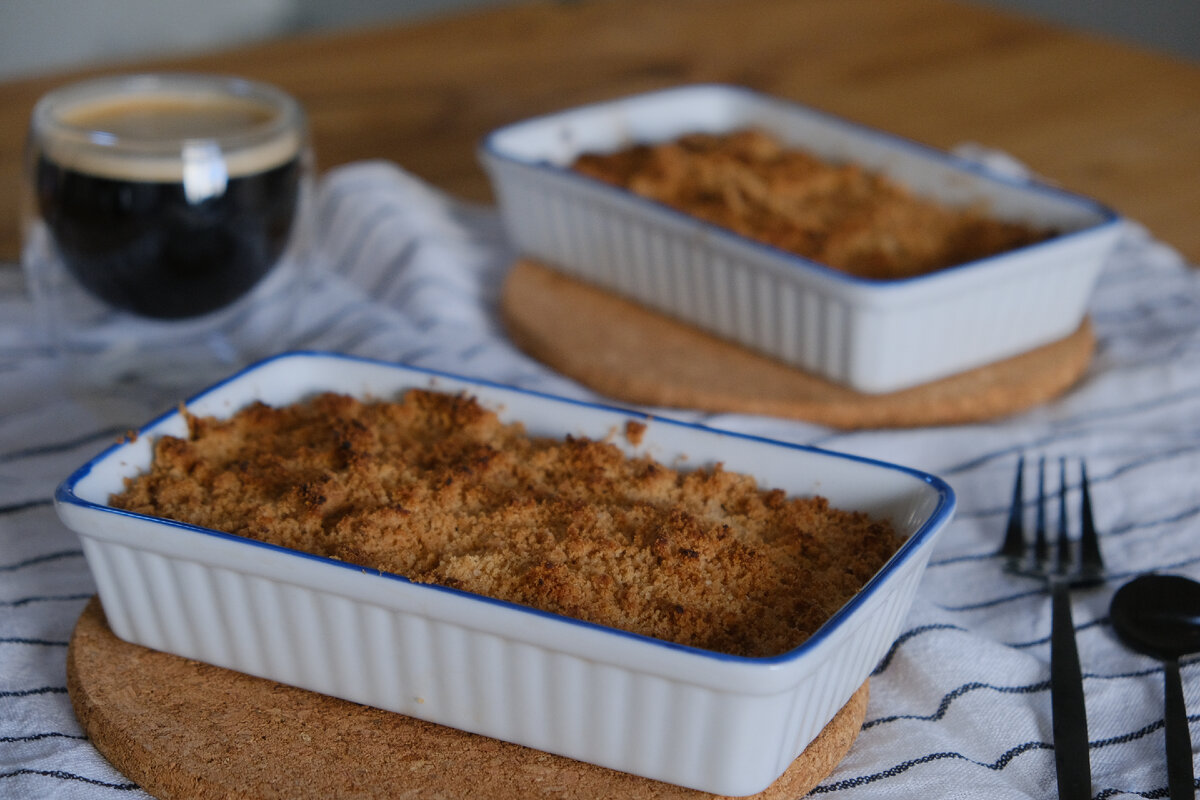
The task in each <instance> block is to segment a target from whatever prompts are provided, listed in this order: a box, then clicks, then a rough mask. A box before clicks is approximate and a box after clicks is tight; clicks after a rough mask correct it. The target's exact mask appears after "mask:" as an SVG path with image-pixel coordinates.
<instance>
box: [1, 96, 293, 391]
mask: <svg viewBox="0 0 1200 800" xmlns="http://www.w3.org/2000/svg"><path fill="white" fill-rule="evenodd" d="M312 173H313V161H312V151H311V146H310V143H309V135H308V127H307V121H306V118H305V115H304V111H303V109H302V108H301V106H300V105H299V103H297V102H296V100H295V99H294V98H292V97H291V96H289V95H288V94H286V93H284V92H282V91H280V90H278V89H276V88H274V87H271V86H267V85H264V84H260V83H255V82H251V81H247V80H242V79H238V78H231V77H223V76H212V75H188V74H162V75H132V76H118V77H110V78H101V79H97V80H92V81H87V82H84V83H79V84H74V85H70V86H67V87H64V88H61V89H58V90H56V91H53V92H51V93H50V94H48V95H46V96H45V97H43V98H42V99H41V100H40V101H39V102H38V104H37V106H36V107H35V109H34V113H33V118H32V121H31V125H30V130H29V138H28V146H27V156H26V197H25V201H26V202H25V209H26V213H25V237H24V247H23V253H22V262H23V265H24V268H25V272H26V277H27V281H28V285H29V288H30V292H31V294H32V297H33V301H34V303H35V305H36V307H37V313H38V320H39V324H40V325H41V328H42V331H43V333H44V334H45V336H46V339H47V343H48V344H49V345H50V346H51V347H53V348H54V349H55V351H56V352H57V353H59V354H60V355H61V356H62V357H63V359H64V365H63V366H64V370H65V374H67V375H68V376H69V377H70V379H71V382H72V383H74V384H82V385H84V386H87V385H94V386H96V387H97V388H100V387H101V386H104V385H112V384H114V383H124V382H128V381H141V382H145V383H147V384H151V385H158V386H164V387H177V388H178V389H179V390H180V391H186V390H187V389H189V388H199V387H201V386H203V385H205V384H206V383H208V382H210V381H211V380H213V379H214V378H216V377H219V376H220V375H221V374H224V373H228V372H231V371H233V370H234V369H236V368H238V367H240V366H243V365H244V364H246V363H248V362H249V361H251V360H254V359H256V358H260V357H262V356H266V355H269V354H272V353H274V352H277V351H279V350H282V349H286V348H287V347H288V345H289V343H290V338H291V336H292V334H293V332H294V330H295V320H294V315H295V310H296V304H297V300H298V295H297V293H298V292H300V291H303V288H304V282H305V280H306V277H307V276H306V272H307V270H306V264H307V262H308V249H309V248H308V239H309V237H310V233H311V227H312V225H311V219H310V217H311V213H312V211H311V207H312V198H311V193H312V180H313V174H312Z"/></svg>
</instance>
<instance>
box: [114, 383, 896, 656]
mask: <svg viewBox="0 0 1200 800" xmlns="http://www.w3.org/2000/svg"><path fill="white" fill-rule="evenodd" d="M188 426H189V433H188V436H187V437H186V438H177V437H171V436H164V437H162V438H160V439H158V440H157V441H156V442H155V445H154V459H153V463H152V466H151V468H150V470H149V471H148V472H147V473H145V474H143V475H140V476H138V477H136V478H134V479H130V480H128V481H127V487H126V490H125V491H124V492H123V493H121V494H119V495H114V496H113V497H112V499H111V502H112V505H114V506H116V507H118V508H123V509H128V510H130V511H135V512H138V513H143V514H149V515H153V516H158V517H166V518H169V519H174V520H179V521H183V522H189V523H193V524H196V525H201V526H205V527H209V528H214V529H217V530H222V531H227V532H230V533H234V534H239V535H243V536H247V537H251V538H253V539H258V540H261V541H265V542H271V543H274V544H278V545H282V546H285V547H289V548H294V549H297V550H301V551H305V552H309V553H316V554H319V555H323V556H329V557H332V558H337V559H341V560H344V561H347V562H350V563H354V564H358V565H362V566H366V567H370V568H374V569H379V570H383V571H387V572H393V573H398V574H400V575H404V576H407V577H409V578H411V579H413V580H415V581H420V582H428V583H436V584H441V585H443V586H451V587H457V588H460V589H464V590H468V591H471V592H476V593H479V594H483V595H488V596H491V597H496V598H501V599H504V600H509V601H512V602H516V603H522V604H526V605H529V606H534V607H537V608H540V609H544V610H546V611H551V612H557V613H561V614H565V615H568V616H571V617H576V618H579V619H583V620H588V621H591V622H596V623H600V624H604V625H609V626H613V627H616V628H621V629H624V630H628V631H633V632H636V633H641V634H645V635H647V636H653V637H658V638H661V639H666V640H669V641H672V642H678V643H681V644H687V645H692V646H695V647H700V648H706V649H710V650H716V651H721V652H727V653H734V654H739V655H745V656H768V655H774V654H778V653H781V652H785V651H787V650H790V649H791V648H793V647H795V646H796V645H798V644H800V643H801V642H802V641H804V639H805V638H807V637H808V636H809V635H810V634H811V633H812V632H813V631H814V630H815V629H816V628H817V627H818V626H819V625H821V624H822V623H823V622H824V621H825V620H826V619H827V618H828V617H829V616H830V615H831V614H832V613H833V612H834V611H836V610H837V609H838V608H839V607H841V606H842V605H843V604H844V603H846V601H848V600H849V599H850V598H851V597H852V596H853V595H854V594H855V593H856V592H858V591H859V590H860V589H861V588H862V586H863V584H864V583H865V582H866V581H867V580H868V579H869V578H870V577H871V576H872V575H873V574H874V573H875V572H877V571H878V570H879V568H880V567H881V566H882V565H883V564H884V562H885V561H886V560H887V559H888V558H889V557H890V556H891V555H892V554H893V553H894V552H895V550H896V548H897V546H898V545H899V539H898V537H897V536H896V534H895V533H894V532H893V531H892V529H891V527H890V526H889V525H888V524H887V523H885V522H880V521H875V520H872V519H870V518H868V517H867V516H866V515H865V514H862V513H857V512H847V511H839V510H836V509H833V508H831V507H830V506H829V504H828V502H827V501H826V500H825V499H823V498H820V497H815V498H806V499H804V498H789V497H787V496H785V494H784V493H783V492H782V491H780V490H763V489H760V488H759V487H758V486H757V485H756V484H755V481H754V479H753V478H751V477H749V476H746V475H741V474H737V473H734V472H727V471H725V470H723V469H722V468H720V466H717V467H715V468H712V469H699V470H694V471H680V470H676V469H672V468H668V467H666V466H664V465H662V464H660V463H657V462H655V461H654V460H652V459H650V458H649V457H629V456H627V455H625V454H624V453H623V452H622V451H621V450H620V449H618V448H617V447H616V446H615V445H613V444H611V443H607V442H601V441H594V440H590V439H582V438H572V437H567V438H566V439H564V440H558V439H549V438H540V437H533V436H528V435H526V434H525V432H524V429H523V428H522V427H521V426H520V425H517V424H504V423H502V422H501V421H500V420H499V419H498V418H497V416H496V415H495V414H494V413H492V412H490V411H488V410H485V409H484V408H483V407H482V406H480V405H479V404H478V403H477V402H476V401H475V400H474V399H473V398H471V397H467V396H463V395H452V394H445V393H439V392H432V391H425V390H410V391H408V392H407V393H406V394H405V395H404V396H403V398H402V399H401V401H399V402H360V401H358V400H356V399H353V398H351V397H347V396H344V395H339V394H332V393H331V394H322V395H319V396H317V397H314V398H312V399H311V400H308V401H306V402H302V403H296V404H293V405H289V406H286V407H282V408H272V407H269V406H266V405H263V404H255V405H251V406H249V407H248V408H246V409H244V410H242V411H241V412H239V413H237V414H236V415H235V416H233V417H232V418H231V419H229V420H217V419H214V418H208V417H205V418H199V417H193V416H189V417H188Z"/></svg>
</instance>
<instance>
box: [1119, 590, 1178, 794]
mask: <svg viewBox="0 0 1200 800" xmlns="http://www.w3.org/2000/svg"><path fill="white" fill-rule="evenodd" d="M1109 616H1110V617H1111V619H1112V625H1113V628H1114V629H1115V630H1116V632H1117V635H1118V636H1120V637H1121V641H1123V642H1124V643H1125V644H1126V645H1128V646H1129V647H1130V648H1131V649H1133V650H1136V651H1138V652H1139V653H1144V654H1145V655H1148V656H1154V657H1155V658H1157V659H1159V660H1161V661H1162V662H1163V686H1164V692H1163V693H1164V695H1165V712H1164V713H1165V727H1166V739H1167V791H1168V792H1169V794H1170V798H1171V800H1181V799H1182V798H1192V797H1193V796H1194V789H1193V787H1194V785H1195V780H1194V777H1195V776H1194V773H1193V771H1192V737H1191V733H1190V732H1189V731H1188V720H1187V709H1186V708H1185V706H1184V702H1183V683H1182V682H1181V681H1180V679H1179V658H1180V656H1185V655H1188V654H1189V653H1195V652H1200V583H1197V582H1196V581H1194V580H1191V579H1190V578H1185V577H1183V576H1181V575H1142V576H1141V577H1139V578H1134V579H1133V580H1131V581H1130V582H1129V583H1127V584H1125V585H1124V586H1122V587H1121V588H1120V589H1118V590H1117V593H1116V594H1115V595H1113V599H1112V607H1111V609H1110V611H1109Z"/></svg>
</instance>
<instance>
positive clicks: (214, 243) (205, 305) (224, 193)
mask: <svg viewBox="0 0 1200 800" xmlns="http://www.w3.org/2000/svg"><path fill="white" fill-rule="evenodd" d="M211 102H212V103H213V105H211V106H207V107H200V108H198V107H197V106H196V104H195V103H184V102H173V103H172V102H162V101H161V100H160V101H158V102H146V103H142V104H140V105H139V104H138V103H137V101H136V100H133V101H128V102H127V103H126V104H124V105H121V106H117V105H113V104H110V105H108V106H105V107H103V108H96V109H93V110H91V111H90V112H88V113H84V112H81V113H80V114H79V115H78V119H72V120H71V122H72V123H74V124H77V125H80V126H83V127H88V128H92V129H98V130H108V131H116V132H118V133H121V134H122V135H129V134H130V133H131V132H133V133H137V132H138V131H142V132H154V133H160V134H161V133H163V132H164V131H166V132H171V130H172V129H173V128H185V129H194V126H195V125H196V124H197V123H198V122H204V123H205V124H206V125H207V126H208V128H209V130H205V131H204V133H205V134H206V135H220V134H221V129H222V128H225V129H226V130H228V128H229V126H230V124H231V123H236V122H238V120H239V119H241V118H243V117H244V116H245V115H246V114H253V113H259V114H260V115H261V114H265V113H266V112H265V111H262V110H261V109H260V110H259V111H257V112H255V111H254V109H250V108H248V107H247V108H240V107H228V106H221V107H218V106H217V105H215V104H216V103H217V102H219V101H215V100H214V101H211ZM89 113H90V116H89V115H88V114H89ZM231 115H232V116H231ZM189 126H191V127H190V128H189ZM291 136H292V137H293V138H290V139H289V138H286V137H285V138H283V139H281V140H280V141H277V142H274V143H272V144H271V146H259V147H257V149H253V150H251V151H250V152H245V153H240V154H238V155H237V157H235V158H232V159H231V160H230V161H229V162H228V163H227V164H224V165H222V166H221V167H218V168H217V169H216V171H215V172H213V171H212V170H206V169H204V168H200V169H199V173H197V168H196V166H194V165H193V166H190V167H185V165H184V161H185V159H184V158H183V157H182V156H178V155H176V156H174V157H166V158H159V159H157V160H154V161H153V162H152V163H149V162H146V161H144V160H135V159H125V160H122V159H118V158H109V157H97V156H95V155H94V154H90V155H89V154H88V153H86V152H84V149H79V148H76V149H73V148H72V147H71V146H70V145H69V144H62V145H59V146H57V147H46V148H45V149H44V150H43V151H42V153H41V155H40V156H39V157H38V159H37V162H36V165H35V167H34V169H35V171H36V175H35V180H36V192H37V201H38V205H39V208H40V212H41V215H42V219H43V220H44V222H45V224H46V225H47V227H48V228H49V231H50V233H51V236H52V237H53V239H54V241H55V244H56V246H57V249H58V251H59V253H60V255H61V258H62V260H63V262H64V263H65V265H66V267H67V269H68V270H69V271H70V272H71V273H72V274H73V275H74V276H75V278H76V279H77V280H78V281H79V283H80V284H81V285H82V286H84V287H85V288H86V289H88V290H89V291H90V292H92V293H93V294H95V295H96V296H97V297H99V298H101V299H102V300H104V301H105V302H107V303H108V304H109V305H111V306H114V307H116V308H120V309H124V310H126V311H131V312H133V313H135V314H139V315H142V316H146V317H155V318H163V319H178V318H184V317H193V316H198V315H202V314H206V313H208V312H211V311H214V310H216V309H219V308H222V307H224V306H226V305H228V304H230V303H231V302H233V301H234V300H237V299H238V298H240V297H242V296H243V295H244V294H246V292H248V291H249V290H250V289H251V288H252V287H254V286H255V285H256V284H257V283H258V282H259V281H260V280H261V279H262V278H263V277H264V276H265V275H266V274H267V273H268V272H269V271H270V270H271V268H272V267H273V266H274V265H275V264H276V262H277V261H278V260H279V258H280V256H281V254H282V253H283V251H284V249H285V248H286V247H287V245H288V243H289V240H290V237H291V234H292V228H293V225H294V223H295V220H296V212H297V205H298V201H299V196H300V191H301V186H302V182H303V176H304V165H303V156H302V154H301V152H300V147H301V145H300V142H299V139H298V138H296V137H295V136H294V134H291Z"/></svg>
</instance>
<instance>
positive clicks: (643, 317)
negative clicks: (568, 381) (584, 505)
mask: <svg viewBox="0 0 1200 800" xmlns="http://www.w3.org/2000/svg"><path fill="white" fill-rule="evenodd" d="M501 311H502V314H503V317H504V321H505V325H506V327H507V329H508V332H509V335H510V336H511V337H512V340H513V341H514V342H515V343H516V345H517V346H518V347H520V348H521V349H523V350H524V351H525V352H527V353H528V354H529V355H531V356H533V357H534V358H536V359H538V360H539V361H542V362H543V363H545V364H546V365H547V366H549V367H551V368H552V369H554V370H556V371H558V372H560V373H562V374H563V375H566V376H568V377H570V378H573V379H574V380H577V381H579V382H580V383H582V384H584V385H585V386H588V387H590V388H592V389H594V390H595V391H597V392H599V393H601V394H603V395H606V396H608V397H611V398H613V399H616V400H619V401H622V402H625V403H634V404H642V405H650V406H666V407H677V408H692V409H698V410H701V411H710V412H735V413H749V414H765V415H769V416H776V417H788V418H794V419H802V420H807V421H809V422H815V423H818V424H821V425H828V426H830V427H834V428H843V429H860V428H905V427H916V426H926V425H953V424H961V423H966V422H978V421H981V420H987V419H993V418H996V417H1001V416H1005V415H1008V414H1014V413H1016V412H1018V411H1023V410H1025V409H1028V408H1031V407H1033V406H1036V405H1039V404H1041V403H1044V402H1047V401H1049V400H1051V399H1053V398H1055V397H1057V396H1058V395H1060V394H1062V393H1063V392H1065V391H1066V390H1067V389H1069V388H1070V387H1071V386H1072V385H1073V384H1074V383H1075V382H1076V381H1078V380H1079V378H1080V377H1081V376H1082V375H1083V373H1084V370H1086V369H1087V366H1088V363H1089V362H1090V361H1091V358H1092V352H1093V350H1094V349H1095V336H1094V335H1093V333H1092V328H1091V325H1090V323H1089V322H1088V320H1086V319H1085V320H1084V322H1083V324H1082V325H1081V326H1080V327H1079V329H1078V330H1076V331H1075V332H1074V333H1073V334H1071V335H1070V336H1067V337H1066V338H1064V339H1060V340H1059V341H1057V342H1052V343H1050V344H1047V345H1044V346H1042V347H1039V348H1037V349H1036V350H1031V351H1029V352H1026V353H1022V354H1021V355H1018V356H1015V357H1013V358H1009V359H1006V360H1004V361H999V362H996V363H993V364H989V365H986V366H983V367H979V368H977V369H973V370H971V371H969V372H963V373H960V374H958V375H953V376H951V377H949V378H944V379H942V380H938V381H935V382H932V383H927V384H924V385H921V386H917V387H914V388H911V389H905V390H902V391H898V392H892V393H889V394H883V395H871V394H862V393H859V392H856V391H854V390H852V389H849V388H846V387H844V386H840V385H837V384H834V383H830V382H829V381H826V380H824V379H822V378H818V377H816V376H814V375H811V374H808V373H805V372H802V371H800V370H798V369H795V368H793V367H789V366H787V365H784V364H782V363H780V362H777V361H774V360H772V359H770V358H767V357H765V356H761V355H758V354H755V353H752V352H751V351H749V350H746V349H745V348H742V347H740V346H738V345H736V344H734V343H732V342H728V341H725V340H723V339H719V338H716V337H714V336H711V335H709V334H707V333H704V332H703V331H701V330H699V329H698V328H694V327H692V326H690V325H686V324H684V323H681V322H678V321H676V320H673V319H670V318H669V317H666V316H664V315H661V314H657V313H655V312H653V311H650V310H647V309H646V308H644V307H642V306H639V305H637V304H635V303H633V302H630V301H628V300H625V299H623V298H620V297H617V296H616V295H613V294H611V293H609V292H606V291H603V290H601V289H597V288H595V287H592V286H589V285H587V284H584V283H581V282H579V281H577V280H575V279H573V278H570V277H567V276H565V275H562V274H561V273H558V272H555V271H553V270H550V269H548V268H546V267H545V266H542V265H540V264H538V263H536V262H534V261H530V260H521V261H518V262H517V263H516V264H515V265H514V266H513V269H512V270H511V271H510V272H509V275H508V277H507V278H506V280H505V284H504V290H503V293H502V296H501Z"/></svg>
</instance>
